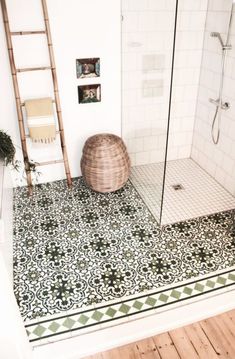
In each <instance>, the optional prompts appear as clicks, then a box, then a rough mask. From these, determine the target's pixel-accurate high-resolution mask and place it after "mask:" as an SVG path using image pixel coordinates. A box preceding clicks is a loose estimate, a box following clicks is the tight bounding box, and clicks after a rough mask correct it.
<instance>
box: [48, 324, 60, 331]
mask: <svg viewBox="0 0 235 359" xmlns="http://www.w3.org/2000/svg"><path fill="white" fill-rule="evenodd" d="M59 328H60V324H59V323H57V322H52V323H51V324H50V326H49V327H48V329H49V330H51V331H52V332H53V333H56V332H57V331H58V329H59Z"/></svg>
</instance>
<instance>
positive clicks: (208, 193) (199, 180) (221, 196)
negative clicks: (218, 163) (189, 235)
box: [131, 159, 235, 225]
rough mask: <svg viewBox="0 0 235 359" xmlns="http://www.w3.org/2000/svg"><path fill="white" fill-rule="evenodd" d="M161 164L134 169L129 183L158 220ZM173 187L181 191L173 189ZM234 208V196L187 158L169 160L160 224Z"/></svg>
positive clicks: (160, 196)
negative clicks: (176, 186)
mask: <svg viewBox="0 0 235 359" xmlns="http://www.w3.org/2000/svg"><path fill="white" fill-rule="evenodd" d="M163 171H164V165H163V163H156V164H149V165H143V166H136V167H133V168H132V171H131V181H132V183H133V185H134V186H135V188H136V189H137V191H138V192H139V194H140V195H141V197H142V198H143V200H144V201H145V203H146V205H147V206H148V207H149V209H150V210H151V212H152V213H153V215H154V216H155V218H156V219H157V220H158V221H159V217H160V208H161V199H162V182H163ZM174 185H181V186H182V189H179V190H175V189H174V188H173V186H174ZM233 208H235V197H233V196H232V195H231V194H230V193H229V192H227V191H226V190H225V189H224V188H223V187H222V186H221V185H220V184H219V183H218V182H216V181H215V180H214V179H213V178H212V177H211V176H210V175H208V174H207V173H206V172H205V171H204V170H203V169H202V168H201V167H200V166H198V165H197V164H196V163H195V162H194V161H193V160H191V159H183V160H177V161H169V162H168V164H167V169H166V181H165V190H164V200H163V211H162V220H161V223H162V224H163V225H164V224H169V223H175V222H179V221H185V220H188V219H191V218H196V217H200V216H205V215H208V214H212V213H216V212H222V211H226V210H229V209H233Z"/></svg>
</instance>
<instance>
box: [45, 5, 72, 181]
mask: <svg viewBox="0 0 235 359" xmlns="http://www.w3.org/2000/svg"><path fill="white" fill-rule="evenodd" d="M41 2H42V9H43V16H44V22H45V27H46V37H47V44H48V50H49V57H50V63H51V72H52V80H53V86H54V96H55V105H56V112H57V118H58V126H59V130H60V142H61V149H62V154H63V158H64V167H65V173H66V177H67V182H68V185H69V186H71V185H72V179H71V174H70V168H69V162H68V154H67V149H66V145H65V136H64V127H63V120H62V112H61V105H60V97H59V89H58V80H57V74H56V67H55V58H54V51H53V45H52V38H51V30H50V24H49V17H48V10H47V4H46V0H41Z"/></svg>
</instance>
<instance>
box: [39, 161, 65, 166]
mask: <svg viewBox="0 0 235 359" xmlns="http://www.w3.org/2000/svg"><path fill="white" fill-rule="evenodd" d="M63 162H64V160H63V159H62V160H54V161H47V162H37V163H36V166H46V165H55V164H56V163H63Z"/></svg>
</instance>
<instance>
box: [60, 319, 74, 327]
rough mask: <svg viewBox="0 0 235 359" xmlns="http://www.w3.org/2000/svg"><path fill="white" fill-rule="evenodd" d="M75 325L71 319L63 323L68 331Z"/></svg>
mask: <svg viewBox="0 0 235 359" xmlns="http://www.w3.org/2000/svg"><path fill="white" fill-rule="evenodd" d="M75 323H76V321H75V320H73V319H71V318H66V319H65V321H64V322H63V326H64V327H66V328H68V329H71V328H72V327H73V326H74V324H75Z"/></svg>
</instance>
